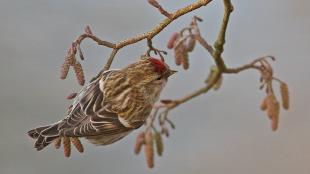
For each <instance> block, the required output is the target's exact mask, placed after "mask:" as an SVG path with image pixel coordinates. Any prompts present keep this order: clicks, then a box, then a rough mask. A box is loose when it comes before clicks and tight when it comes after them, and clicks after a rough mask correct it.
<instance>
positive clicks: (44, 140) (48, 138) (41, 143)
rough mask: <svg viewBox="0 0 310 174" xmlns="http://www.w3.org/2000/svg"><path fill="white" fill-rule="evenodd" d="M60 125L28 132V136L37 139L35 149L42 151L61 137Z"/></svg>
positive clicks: (56, 124)
mask: <svg viewBox="0 0 310 174" xmlns="http://www.w3.org/2000/svg"><path fill="white" fill-rule="evenodd" d="M58 124H59V123H55V124H53V125H48V126H42V127H38V128H35V129H32V130H30V131H28V135H29V136H30V137H31V138H33V139H36V142H35V144H34V148H36V149H37V150H38V151H40V150H42V149H43V148H44V147H46V146H48V145H49V144H50V143H52V142H53V141H54V140H55V139H57V138H58V137H59V131H58Z"/></svg>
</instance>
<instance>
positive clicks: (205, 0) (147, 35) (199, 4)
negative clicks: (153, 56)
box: [115, 0, 212, 49]
mask: <svg viewBox="0 0 310 174" xmlns="http://www.w3.org/2000/svg"><path fill="white" fill-rule="evenodd" d="M211 1H212V0H198V1H197V2H195V3H193V4H190V5H188V6H186V7H184V8H182V9H179V10H177V11H176V12H174V13H172V14H171V17H170V18H166V19H164V20H163V21H162V22H160V23H159V24H158V25H157V26H155V27H154V28H153V29H152V30H151V31H149V32H146V33H143V34H141V35H138V36H136V37H133V38H129V39H125V40H123V41H120V42H119V43H117V44H116V46H115V48H117V49H120V48H123V47H124V46H127V45H130V44H134V43H136V42H138V41H140V40H143V39H146V38H148V39H152V38H153V37H154V36H156V35H157V34H158V33H160V32H161V31H162V30H163V29H164V28H166V27H167V26H168V25H169V24H170V23H171V22H172V21H174V20H176V19H177V18H179V17H180V16H182V15H184V14H186V13H189V12H191V11H193V10H196V9H198V8H200V7H202V6H206V5H207V4H209V3H210V2H211Z"/></svg>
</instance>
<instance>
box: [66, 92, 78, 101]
mask: <svg viewBox="0 0 310 174" xmlns="http://www.w3.org/2000/svg"><path fill="white" fill-rule="evenodd" d="M76 95H77V93H76V92H73V93H71V94H69V95H68V96H67V99H68V100H72V99H74V98H75V97H76Z"/></svg>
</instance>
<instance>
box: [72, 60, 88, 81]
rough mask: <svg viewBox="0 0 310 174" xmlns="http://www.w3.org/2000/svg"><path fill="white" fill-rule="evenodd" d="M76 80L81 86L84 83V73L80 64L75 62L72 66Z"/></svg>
mask: <svg viewBox="0 0 310 174" xmlns="http://www.w3.org/2000/svg"><path fill="white" fill-rule="evenodd" d="M73 68H74V72H75V75H76V78H77V80H78V82H79V84H80V85H81V86H83V85H84V83H85V78H84V72H83V69H82V65H81V64H80V62H76V63H75V64H74V66H73Z"/></svg>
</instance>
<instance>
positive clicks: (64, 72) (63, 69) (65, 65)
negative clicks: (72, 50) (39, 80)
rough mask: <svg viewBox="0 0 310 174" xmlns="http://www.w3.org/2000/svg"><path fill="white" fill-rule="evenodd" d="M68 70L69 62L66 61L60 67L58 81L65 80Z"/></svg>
mask: <svg viewBox="0 0 310 174" xmlns="http://www.w3.org/2000/svg"><path fill="white" fill-rule="evenodd" d="M69 69H70V64H69V60H68V59H66V60H65V62H64V63H63V64H62V65H61V71H60V79H66V77H67V75H68V72H69Z"/></svg>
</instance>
